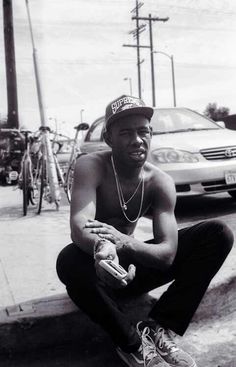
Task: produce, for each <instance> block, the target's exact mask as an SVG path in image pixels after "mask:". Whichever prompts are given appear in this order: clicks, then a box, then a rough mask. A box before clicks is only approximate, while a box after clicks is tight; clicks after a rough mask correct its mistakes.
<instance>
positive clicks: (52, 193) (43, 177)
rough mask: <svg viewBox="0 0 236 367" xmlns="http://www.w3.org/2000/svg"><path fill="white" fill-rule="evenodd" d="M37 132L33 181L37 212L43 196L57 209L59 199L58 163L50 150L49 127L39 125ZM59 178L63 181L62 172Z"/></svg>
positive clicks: (40, 208) (39, 210) (39, 211)
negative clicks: (37, 152)
mask: <svg viewBox="0 0 236 367" xmlns="http://www.w3.org/2000/svg"><path fill="white" fill-rule="evenodd" d="M39 132H40V134H39V141H40V147H39V152H40V154H39V155H38V160H37V163H36V173H35V177H34V183H35V186H36V188H37V191H38V203H37V214H40V213H41V210H42V202H43V198H44V199H45V200H46V201H47V202H48V203H55V204H56V209H57V210H59V204H60V201H61V192H60V184H59V178H58V172H59V170H58V167H59V164H58V162H57V159H56V154H54V153H53V150H52V144H51V141H50V136H49V133H50V128H49V127H47V126H41V127H40V128H39ZM60 179H61V180H62V181H64V180H63V175H62V174H61V176H60Z"/></svg>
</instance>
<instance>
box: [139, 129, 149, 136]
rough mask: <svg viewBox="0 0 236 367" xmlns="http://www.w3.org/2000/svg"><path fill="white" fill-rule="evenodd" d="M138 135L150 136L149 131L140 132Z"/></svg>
mask: <svg viewBox="0 0 236 367" xmlns="http://www.w3.org/2000/svg"><path fill="white" fill-rule="evenodd" d="M139 134H140V135H148V134H150V131H149V130H140V131H139Z"/></svg>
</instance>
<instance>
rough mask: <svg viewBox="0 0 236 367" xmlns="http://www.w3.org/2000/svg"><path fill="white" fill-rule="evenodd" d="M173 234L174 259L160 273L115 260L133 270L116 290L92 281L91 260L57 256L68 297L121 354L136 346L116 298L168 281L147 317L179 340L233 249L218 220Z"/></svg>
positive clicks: (72, 251)
mask: <svg viewBox="0 0 236 367" xmlns="http://www.w3.org/2000/svg"><path fill="white" fill-rule="evenodd" d="M178 234H179V239H178V250H177V254H176V257H175V260H174V262H173V265H172V266H171V267H170V268H169V269H168V270H167V271H165V272H161V271H159V270H156V269H153V268H147V267H145V266H142V265H140V264H135V263H134V261H133V260H132V259H131V258H126V259H121V260H122V261H121V264H122V265H123V266H124V267H126V266H127V264H129V263H134V264H135V265H136V277H135V279H134V280H133V281H132V282H131V283H130V284H129V285H128V286H127V287H126V288H124V289H121V290H112V289H109V288H108V287H106V286H104V285H102V284H101V283H100V282H99V281H98V279H97V277H96V273H95V269H94V260H93V258H92V257H91V256H89V255H87V254H86V253H84V252H83V251H81V250H80V249H79V248H78V247H77V246H76V245H74V244H70V245H68V246H67V247H65V248H64V249H63V250H62V251H61V253H60V254H59V256H58V259H57V273H58V276H59V278H60V280H61V281H62V282H63V283H64V284H65V285H66V288H67V292H68V294H69V296H70V298H71V299H72V300H73V301H74V303H75V304H76V305H77V306H78V307H79V308H80V309H81V310H83V311H84V312H85V313H86V314H87V315H89V316H90V318H91V319H92V320H93V321H95V322H97V323H99V324H100V325H101V327H102V328H103V329H104V330H106V331H107V332H108V333H109V334H110V336H111V338H112V339H113V341H114V343H116V344H117V345H119V346H120V347H121V348H123V349H124V350H126V351H127V352H131V351H133V350H134V349H136V348H137V346H138V345H139V343H140V342H139V339H138V336H137V333H136V331H135V328H134V326H133V325H132V324H131V322H130V320H129V319H128V317H127V315H126V314H125V313H124V312H123V311H122V310H121V309H120V307H119V306H118V304H117V299H118V298H119V297H120V296H121V297H123V296H125V295H129V296H132V295H135V296H137V295H139V294H140V295H141V294H143V293H145V292H148V291H150V290H152V289H155V288H157V287H159V286H161V285H163V284H166V283H168V282H170V281H173V282H172V283H171V284H170V286H169V287H168V289H167V291H166V292H164V293H163V294H162V296H161V297H160V299H159V300H158V301H157V302H156V304H155V305H154V307H153V309H152V310H151V312H150V315H149V316H150V317H151V318H152V319H154V320H156V321H157V322H158V323H159V324H161V325H162V326H164V327H165V328H169V329H171V330H173V331H174V332H176V333H177V334H179V335H183V334H184V332H185V331H186V329H187V327H188V325H189V323H190V321H191V318H192V316H193V315H194V313H195V311H196V309H197V307H198V305H199V303H200V301H201V299H202V297H203V295H204V293H205V291H206V289H207V287H208V285H209V283H210V281H211V279H212V278H213V277H214V275H215V274H216V273H217V271H218V270H219V269H220V267H221V265H222V264H223V262H224V260H225V258H226V257H227V255H228V253H229V252H230V250H231V248H232V245H233V234H232V232H231V230H230V229H229V228H228V227H227V226H226V225H225V224H224V223H223V222H221V221H219V220H211V221H206V222H201V223H199V224H196V225H193V226H191V227H188V228H183V229H180V230H179V233H178ZM150 242H151V241H150ZM117 297H118V298H117Z"/></svg>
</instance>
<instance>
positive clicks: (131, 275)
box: [125, 264, 136, 283]
mask: <svg viewBox="0 0 236 367" xmlns="http://www.w3.org/2000/svg"><path fill="white" fill-rule="evenodd" d="M135 273H136V267H135V266H134V265H133V264H130V265H129V267H128V275H127V276H126V277H125V280H126V281H127V283H130V282H131V281H132V280H133V279H134V278H135Z"/></svg>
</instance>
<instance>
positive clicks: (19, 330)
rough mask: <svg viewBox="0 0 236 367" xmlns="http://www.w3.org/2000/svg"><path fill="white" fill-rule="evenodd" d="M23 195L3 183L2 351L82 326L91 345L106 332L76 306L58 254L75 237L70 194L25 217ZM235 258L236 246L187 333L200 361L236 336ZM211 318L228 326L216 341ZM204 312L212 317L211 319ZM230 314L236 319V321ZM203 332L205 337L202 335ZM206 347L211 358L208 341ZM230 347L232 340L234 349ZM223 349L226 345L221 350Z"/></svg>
mask: <svg viewBox="0 0 236 367" xmlns="http://www.w3.org/2000/svg"><path fill="white" fill-rule="evenodd" d="M21 195H22V193H21V192H20V190H18V189H16V188H15V187H0V233H1V237H0V282H1V283H0V284H1V287H0V351H1V352H5V351H7V352H9V351H25V350H30V349H31V350H32V348H33V349H35V350H36V349H37V348H40V347H42V346H51V345H55V344H57V345H58V344H60V343H71V342H72V341H75V340H78V338H80V340H81V333H83V338H82V340H83V343H82V346H81V347H84V348H87V347H88V345H87V347H86V343H88V340H89V343H91V342H92V343H93V341H94V342H95V344H96V342H98V340H107V337H106V335H105V334H104V333H103V332H102V331H101V330H100V328H99V327H97V326H94V324H92V323H91V322H90V321H89V320H88V319H87V318H86V317H85V316H84V315H83V314H82V313H81V312H80V311H78V310H77V309H76V308H75V306H74V305H73V304H72V302H71V301H70V300H69V299H68V297H67V296H66V294H65V289H64V286H63V285H62V284H61V283H60V282H59V280H58V279H57V275H56V272H55V261H56V257H57V254H58V253H59V251H60V250H61V249H62V248H63V247H64V246H65V245H66V244H67V243H69V242H70V231H69V224H68V220H69V206H68V204H67V202H66V199H65V198H64V199H63V200H62V205H61V208H60V210H59V212H57V211H56V210H55V208H54V207H52V206H51V205H49V204H47V205H46V206H45V207H44V208H43V210H42V213H41V215H40V216H38V215H36V214H35V210H34V208H30V210H29V214H28V215H27V217H23V216H22V204H21V203H22V197H21ZM223 219H225V220H226V221H227V223H228V224H229V225H230V226H231V228H232V229H233V231H234V233H235V234H236V221H235V216H234V215H232V214H231V215H225V216H224V218H223ZM196 220H197V219H196ZM187 224H189V223H187V222H186V221H180V223H179V225H180V226H185V225H187ZM149 233H150V223H149V221H148V220H147V219H144V220H142V221H141V223H140V225H139V227H138V229H137V235H138V236H140V237H141V238H143V239H148V238H150V234H149ZM235 260H236V250H235V247H234V249H233V250H232V252H231V254H230V256H229V257H228V259H227V260H226V262H225V264H224V265H223V268H222V269H221V270H220V272H219V273H218V274H217V276H216V277H215V278H214V280H213V282H212V284H211V286H210V288H209V291H208V293H207V295H206V296H205V298H204V301H203V302H202V305H201V307H200V308H199V310H198V313H197V314H196V317H195V320H194V322H193V324H192V326H191V328H190V331H189V332H188V333H189V334H188V341H191V340H192V341H193V342H194V343H193V345H194V347H191V346H190V345H189V348H190V349H191V348H193V352H194V353H195V355H197V356H198V357H199V361H200V360H201V358H202V357H201V355H202V352H201V351H202V350H204V346H205V345H206V344H207V345H209V342H211V343H210V344H211V347H212V350H213V349H214V348H215V343H217V345H221V346H222V345H223V344H224V345H225V344H227V343H228V341H229V343H230V346H231V344H232V345H233V343H236V335H235V328H234V332H230V335H229V334H228V331H229V327H230V326H232V325H233V324H232V319H231V317H233V315H234V316H236V315H235V309H236V302H235V296H234V292H233V289H234V288H235V274H236V270H235ZM160 291H161V290H158V291H154V292H152V293H151V296H153V297H158V296H159V294H160ZM144 301H145V302H144ZM146 301H147V299H145V300H143V301H140V302H139V303H137V304H136V310H137V312H136V314H137V317H139V316H140V315H141V314H142V313H143V308H144V309H145V310H146V308H147V307H150V304H148V303H146ZM148 301H150V302H152V298H148ZM144 306H145V307H144ZM214 315H215V317H214ZM208 319H212V323H211V325H214V330H221V332H220V331H219V333H218V334H217V337H216V335H215V338H214V340H215V342H213V339H211V340H210V339H209V335H210V334H209V333H210V332H211V333H212V335H213V334H215V333H214V330H213V329H212V326H209V325H208V327H207V323H206V321H207V320H208ZM234 319H235V318H234ZM202 320H205V321H204V323H202ZM227 320H231V321H230V325H229V324H227ZM226 324H227V325H226ZM75 325H76V327H75ZM222 325H224V332H222ZM200 330H201V332H200ZM199 332H200V334H201V336H202V338H199V336H198V335H199ZM86 336H87V337H86ZM206 341H207V343H206ZM202 348H203V349H202ZM205 349H206V350H205V352H204V353H205V358H206V357H207V348H206V347H205ZM231 349H232V348H231V347H228V350H231ZM234 349H235V348H234ZM208 351H209V349H208ZM234 353H235V352H234ZM213 354H214V353H213ZM222 355H224V353H223V352H222V351H221V358H222ZM234 357H235V356H234ZM217 358H218V357H217ZM225 358H226V357H225V356H224V359H225ZM229 358H231V356H229ZM208 359H209V356H208ZM233 360H234V359H232V361H233ZM235 360H236V357H235ZM229 363H230V364H220V363H219V364H218V365H219V366H222V367H223V366H224V367H226V366H227V367H234V364H233V363H234V362H232V363H231V360H229ZM87 365H89V364H87ZM117 365H118V364H117ZM81 366H82V364H81ZM101 366H103V364H101ZM114 366H115V364H114ZM206 366H207V365H205V366H204V367H206ZM209 366H210V364H209ZM212 366H213V365H212ZM214 366H216V365H215V364H214Z"/></svg>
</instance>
